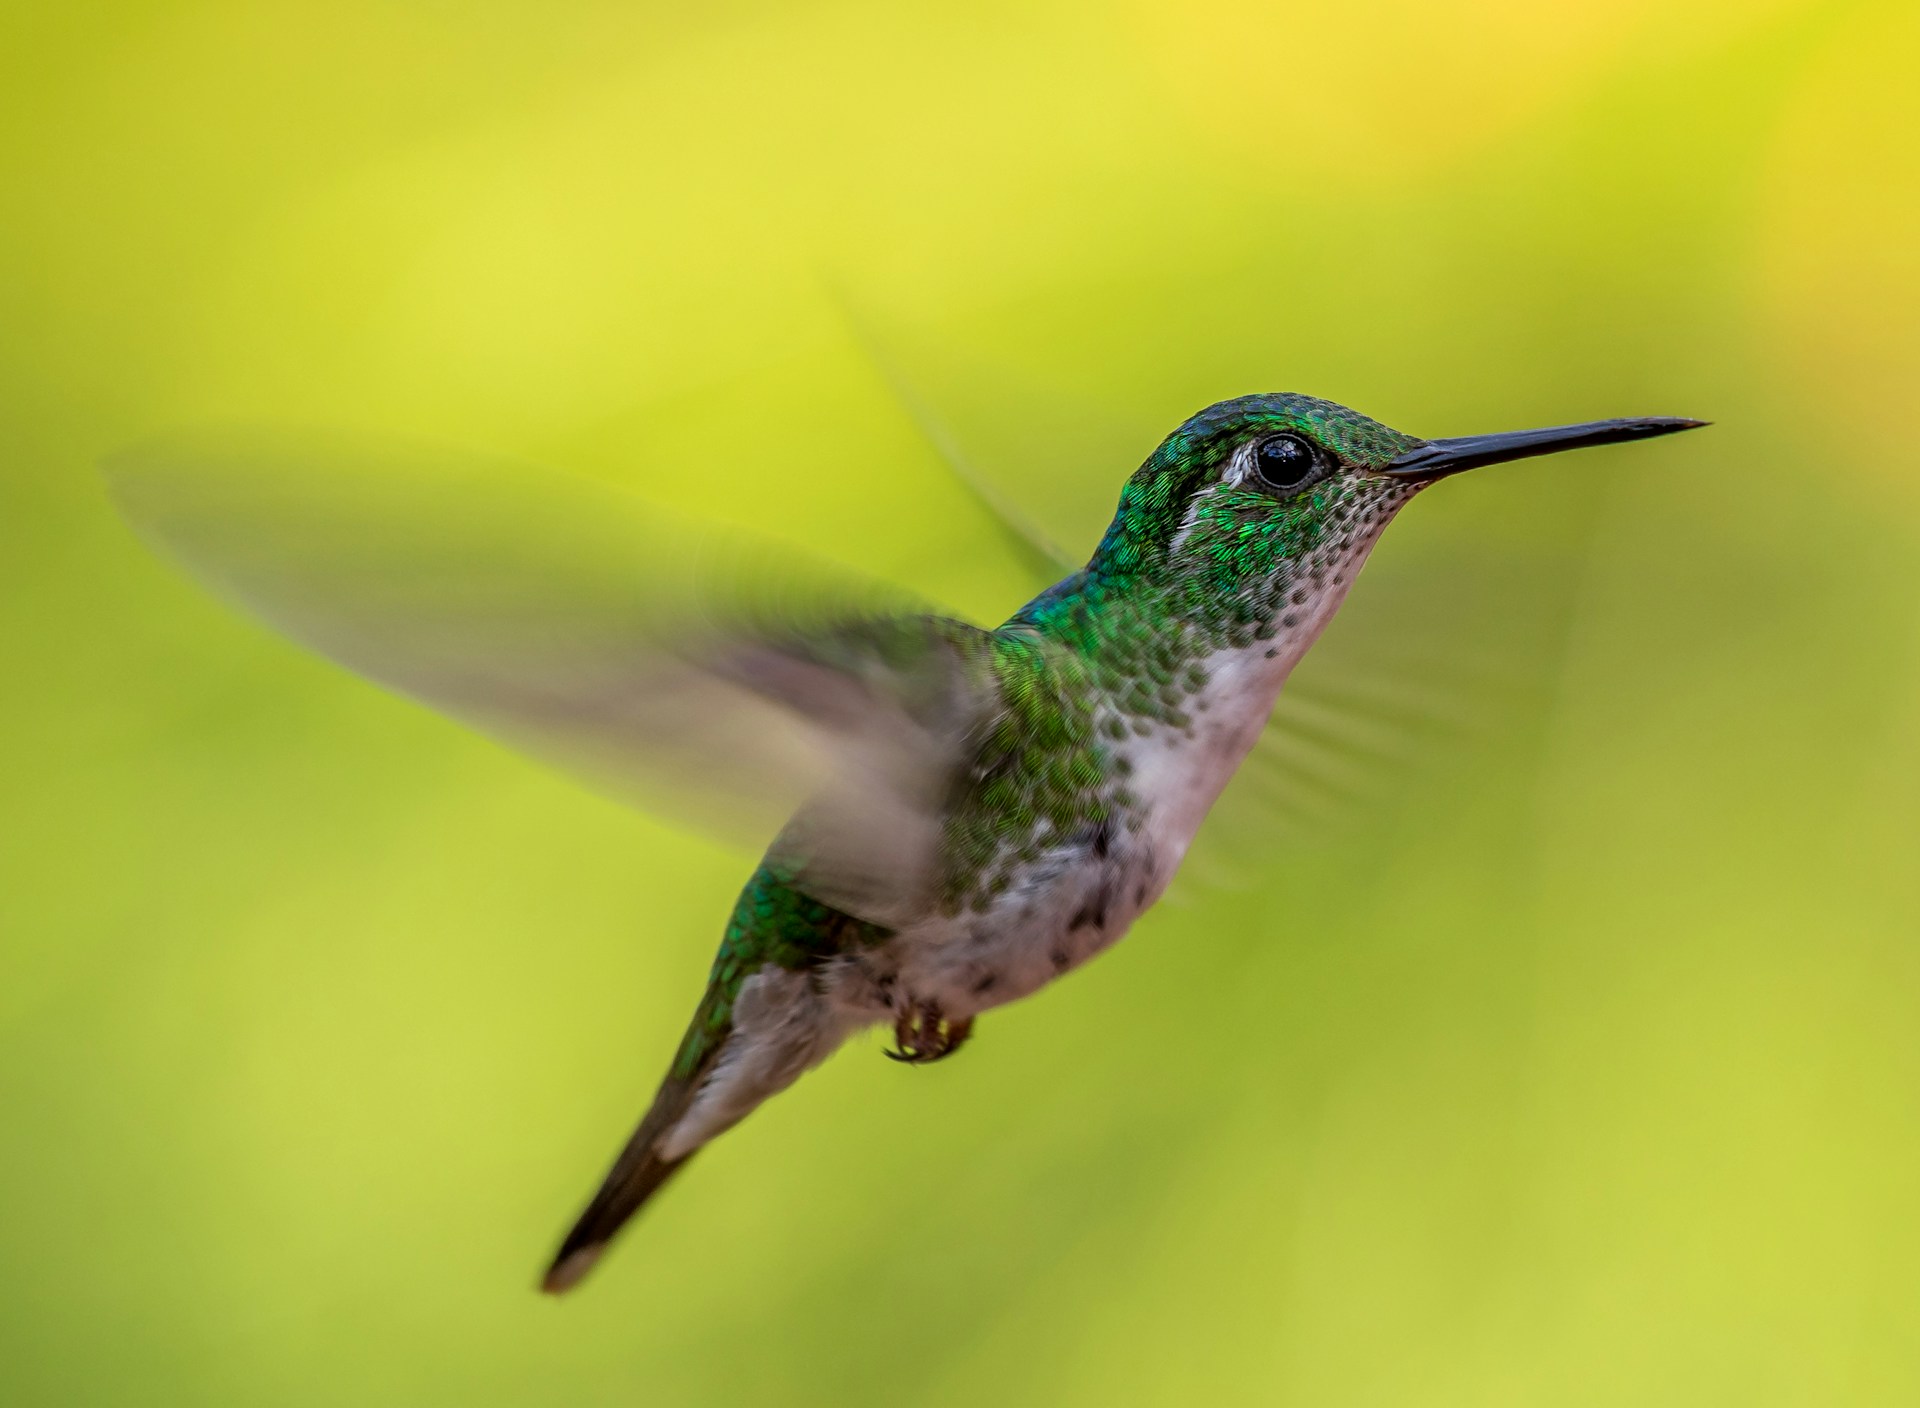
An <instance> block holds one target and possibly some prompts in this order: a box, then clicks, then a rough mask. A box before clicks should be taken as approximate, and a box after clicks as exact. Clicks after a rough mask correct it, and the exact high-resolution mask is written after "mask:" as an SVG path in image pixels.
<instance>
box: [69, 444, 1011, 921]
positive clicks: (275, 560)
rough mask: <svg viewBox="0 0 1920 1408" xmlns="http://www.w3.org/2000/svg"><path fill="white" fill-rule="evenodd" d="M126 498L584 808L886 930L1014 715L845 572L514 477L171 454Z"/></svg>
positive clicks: (198, 449)
mask: <svg viewBox="0 0 1920 1408" xmlns="http://www.w3.org/2000/svg"><path fill="white" fill-rule="evenodd" d="M106 472H107V476H108V481H109V484H110V487H111V489H112V491H113V493H114V495H115V497H116V499H117V500H118V502H119V504H120V506H121V508H122V509H123V511H124V512H125V514H126V516H127V517H128V518H129V519H130V520H131V521H132V523H133V524H134V525H135V526H136V528H137V529H138V530H139V531H140V532H141V533H142V534H143V535H144V536H145V537H146V538H148V539H149V540H150V541H151V542H153V543H154V544H155V545H156V546H158V547H159V548H161V549H162V550H164V551H165V552H166V553H168V554H169V555H171V556H173V557H175V558H176V559H178V560H179V561H180V562H181V563H182V564H183V565H185V566H186V567H187V568H188V570H189V571H190V572H191V573H192V574H193V575H194V576H196V577H198V578H199V579H200V580H201V581H202V582H203V583H204V584H205V585H207V586H208V587H210V588H211V589H213V590H214V591H215V592H216V593H217V594H219V595H221V596H223V597H225V598H227V599H228V600H230V601H232V602H235V603H237V604H239V605H240V606H242V607H244V608H245V609H246V610H248V611H250V612H251V613H252V614H254V615H256V616H258V617H260V618H261V619H263V620H265V621H266V622H268V623H269V624H271V625H272V626H274V627H275V628H277V629H278V630H280V631H282V632H284V633H285V634H287V635H288V636H291V637H292V638H294V639H295V640H297V641H300V642H301V643H302V644H305V645H307V646H310V647H312V648H314V649H316V650H318V651H320V652H321V653H323V654H325V655H328V656H330V657H332V658H333V659H335V660H337V661H339V662H340V663H342V664H344V665H346V666H348V667H349V668H351V669H353V670H355V671H357V672H358V673H360V674H362V675H364V676H366V677H368V678H369V679H372V680H374V681H377V682H378V683H380V684H382V685H385V686H387V687H388V688H390V689H393V690H395V691H397V692H399V693H401V694H404V695H407V696H410V697H412V698H414V699H417V700H420V701H422V702H424V703H427V704H429V705H432V706H433V707H435V708H437V709H439V710H441V711H443V712H445V713H447V714H449V715H451V716H453V717H454V718H457V719H459V720H461V721H463V722H465V723H467V724H469V725H471V726H473V727H475V728H477V729H478V730H480V731H481V732H483V733H485V734H488V735H490V736H492V737H494V738H496V739H498V740H500V741H502V742H505V743H508V744H510V745H512V746H514V747H515V748H518V749H520V750H522V751H524V752H526V753H529V754H531V755H533V756H535V757H538V758H540V759H542V760H544V761H546V762H549V763H551V764H555V765H558V766H559V767H561V768H563V769H564V770H566V771H568V772H570V773H572V774H574V775H576V776H579V777H581V778H584V779H585V780H586V781H588V782H589V783H590V784H591V785H593V786H595V787H597V788H599V789H601V790H606V791H611V792H612V793H614V794H615V795H617V796H620V797H622V798H623V799H626V800H631V801H637V802H639V803H640V804H642V805H644V806H647V807H649V808H650V809H655V810H663V811H665V812H666V813H668V814H669V815H671V816H674V817H676V818H678V819H683V820H689V821H692V822H694V823H696V824H697V825H700V826H701V827H703V828H704V829H706V830H708V831H710V832H717V833H718V834H720V835H722V836H725V837H728V838H737V837H746V836H755V837H757V838H758V839H759V840H762V841H763V840H764V838H765V836H766V834H767V833H768V832H769V831H771V830H772V829H773V827H774V826H776V825H778V824H779V821H780V819H781V818H783V817H785V816H786V815H788V814H789V813H791V812H792V811H793V809H794V808H795V807H796V806H800V805H802V804H804V810H803V813H802V820H803V825H802V826H801V827H800V829H799V830H798V831H797V832H794V833H792V834H790V835H789V836H788V837H787V838H785V841H784V842H783V845H784V847H785V849H786V851H787V852H788V853H790V854H791V855H792V857H793V858H794V860H795V861H796V863H797V864H799V866H800V869H801V875H800V879H799V884H800V887H801V888H803V889H804V890H805V891H806V892H807V893H809V894H812V895H813V896H814V897H815V898H817V899H820V900H822V901H823V902H825V903H828V904H831V905H833V906H835V907H836V908H841V909H844V910H846V911H847V912H848V913H851V914H855V915H857V916H859V917H861V918H864V919H869V920H871V921H873V922H875V923H880V924H887V925H895V924H898V923H899V922H900V921H901V920H902V919H904V918H905V917H907V916H909V915H911V914H913V913H917V912H918V907H919V906H920V905H921V904H922V903H924V897H925V895H926V893H927V890H928V886H929V884H930V883H931V880H932V877H933V871H934V867H935V864H936V861H937V849H938V838H939V811H940V808H941V805H942V804H943V802H944V800H945V798H946V795H947V791H948V785H949V781H950V778H951V775H952V772H953V769H954V767H955V765H956V760H957V756H958V750H959V748H960V747H961V746H962V744H963V741H964V739H965V738H966V736H967V734H968V732H969V730H970V729H971V728H972V727H973V726H974V725H975V723H976V722H977V720H978V719H979V718H980V717H981V716H982V715H983V713H984V712H985V711H986V710H988V709H989V708H990V707H991V705H992V701H993V699H994V697H995V695H994V691H993V688H992V684H991V672H990V669H989V668H988V666H987V664H986V656H987V643H988V637H987V635H986V633H984V632H982V631H980V630H978V629H977V628H975V627H972V626H969V625H966V624H965V623H962V622H959V621H955V620H951V619H948V618H944V617H940V616H937V615H933V614H930V613H928V612H926V611H924V610H922V609H920V608H919V607H918V604H917V603H913V602H911V601H908V600H906V599H905V598H904V597H903V596H902V595H901V594H899V593H895V592H892V591H889V590H887V589H884V588H881V587H877V586H875V585H874V584H872V583H869V582H865V581H862V580H860V579H858V578H856V577H855V576H853V575H852V574H849V573H847V572H844V571H840V570H836V569H833V568H830V567H827V566H826V565H824V564H821V563H818V562H815V561H812V560H810V559H806V558H803V557H801V556H800V555H798V554H794V553H790V552H782V551H779V550H776V549H775V548H773V547H771V546H770V545H764V544H754V543H752V542H749V541H747V540H745V539H743V538H740V537H738V536H729V535H723V534H719V533H716V532H714V531H712V530H710V529H703V528H700V527H697V526H695V525H692V524H689V523H686V522H683V521H678V520H676V519H674V518H673V517H671V516H670V515H667V514H665V513H662V512H659V511H655V510H651V509H648V508H646V507H644V506H642V505H640V504H639V503H637V502H636V501H634V500H633V499H631V498H629V497H627V496H625V495H622V494H620V493H618V492H615V491H611V490H607V489H603V488H601V487H599V486H595V485H592V484H590V483H586V482H583V481H578V480H573V479H570V478H568V477H566V476H562V475H557V474H551V473H547V472H544V471H539V470H536V469H533V468H531V467H528V466H524V465H519V464H516V463H513V462H510V461H506V460H499V459H490V458H487V457H484V456H475V455H469V454H463V453H456V452H449V451H441V450H431V449H413V448H398V447H395V446H391V445H385V444H380V443H376V442H368V441H361V440H354V439H350V438H343V437H337V436H311V435H308V436H291V435H287V434H283V433H271V434H264V435H263V434H251V433H222V434H203V435H192V436H181V437H175V438H172V439H169V440H166V441H161V442H156V443H153V444H149V445H146V446H143V447H140V448H137V449H134V450H130V451H126V452H123V453H121V454H120V455H117V456H115V457H114V458H113V459H112V460H110V461H109V462H108V464H107V465H106Z"/></svg>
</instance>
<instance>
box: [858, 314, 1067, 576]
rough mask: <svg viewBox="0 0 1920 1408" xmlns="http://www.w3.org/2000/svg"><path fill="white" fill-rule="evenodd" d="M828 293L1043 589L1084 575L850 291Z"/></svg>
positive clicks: (930, 440)
mask: <svg viewBox="0 0 1920 1408" xmlns="http://www.w3.org/2000/svg"><path fill="white" fill-rule="evenodd" d="M828 290H829V292H830V293H831V294H832V296H833V298H834V301H835V302H836V303H837V304H838V306H839V309H840V315H841V317H843V318H845V319H846V322H847V327H848V329H849V330H850V331H851V332H852V333H853V337H854V341H855V342H856V343H858V344H859V347H860V350H861V351H862V352H864V353H865V354H866V356H867V360H869V361H870V362H872V363H873V365H874V370H876V371H877V372H879V374H880V378H881V380H883V381H884V382H886V384H887V389H888V390H889V391H891V392H892V393H893V395H894V397H895V399H896V400H898V401H899V402H900V405H901V408H902V409H903V410H905V411H906V413H907V415H908V417H909V418H910V419H911V420H912V421H913V423H914V426H915V428H916V429H918V430H919V432H920V436H921V438H922V439H924V440H925V441H926V442H927V444H928V445H930V446H931V447H932V448H933V452H934V453H935V454H937V455H939V456H940V460H941V462H942V463H943V464H945V465H946V467H947V469H948V471H949V472H951V473H952V475H953V477H954V478H955V479H957V480H959V481H960V487H961V488H963V489H965V490H966V491H967V493H968V494H970V495H971V496H972V497H973V500H974V502H975V503H977V504H979V505H980V507H981V508H983V509H985V510H986V511H987V514H988V515H989V516H990V517H991V518H992V519H993V521H994V523H995V524H996V525H998V527H999V529H1000V531H1001V533H1002V534H1003V535H1004V536H1005V538H1006V542H1007V545H1008V546H1009V547H1011V548H1012V549H1013V552H1014V555H1015V556H1016V557H1017V558H1019V559H1020V564H1021V566H1022V567H1024V568H1026V569H1027V571H1029V572H1030V573H1032V574H1033V576H1034V577H1035V578H1036V579H1037V580H1038V581H1039V582H1040V583H1041V584H1043V585H1044V584H1046V583H1050V582H1057V581H1058V580H1060V578H1062V577H1065V576H1067V575H1068V574H1069V573H1072V572H1075V571H1077V570H1079V567H1080V564H1079V563H1078V562H1075V561H1074V560H1073V559H1072V558H1070V557H1068V556H1067V554H1066V553H1065V552H1063V551H1061V549H1060V548H1059V546H1058V545H1056V544H1055V543H1054V541H1053V539H1051V538H1049V537H1048V536H1047V534H1046V532H1045V530H1043V529H1042V528H1041V527H1040V525H1039V524H1037V523H1035V522H1034V521H1033V520H1032V519H1031V518H1029V517H1027V515H1026V514H1025V513H1023V512H1021V510H1020V509H1019V507H1018V506H1017V505H1015V504H1014V502H1013V501H1012V500H1011V499H1009V498H1008V497H1007V496H1006V494H1005V492H1004V491H1002V490H1001V489H1000V487H999V486H998V485H996V484H995V483H993V481H991V480H990V479H988V478H987V477H986V476H985V475H983V474H981V473H980V471H979V469H978V468H977V467H976V466H975V465H974V463H973V461H972V460H970V459H968V458H967V456H966V453H965V452H964V451H962V450H961V448H960V442H959V440H958V439H957V438H955V436H954V434H953V432H952V430H950V429H949V428H948V426H947V424H946V422H945V421H943V420H942V419H941V418H940V416H939V415H938V414H937V413H936V412H935V411H934V409H933V406H932V405H931V404H930V403H929V402H928V400H927V398H926V397H924V396H922V395H921V394H920V392H919V389H918V388H917V387H915V386H914V384H913V382H912V380H911V379H910V378H909V377H908V376H907V373H906V371H905V369H904V368H903V367H902V366H901V365H900V362H899V360H898V359H897V358H896V357H894V356H892V355H891V354H890V353H889V352H888V351H887V349H886V347H885V346H884V345H883V343H882V342H881V339H880V337H879V335H878V334H877V333H876V332H875V331H874V329H873V324H872V323H871V321H870V320H869V319H868V318H866V317H865V316H864V315H863V314H862V313H861V312H860V310H859V309H858V308H857V307H856V306H855V304H854V301H853V299H852V298H850V297H849V296H848V295H847V293H846V291H845V290H844V289H842V288H840V287H839V286H838V285H836V284H829V285H828Z"/></svg>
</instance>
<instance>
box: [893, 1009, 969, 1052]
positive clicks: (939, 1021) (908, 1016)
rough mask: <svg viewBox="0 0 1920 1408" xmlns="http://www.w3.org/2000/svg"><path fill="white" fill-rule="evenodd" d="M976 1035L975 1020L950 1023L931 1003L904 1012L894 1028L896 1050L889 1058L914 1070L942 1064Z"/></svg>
mask: <svg viewBox="0 0 1920 1408" xmlns="http://www.w3.org/2000/svg"><path fill="white" fill-rule="evenodd" d="M972 1032H973V1018H971V1017H967V1018H965V1019H963V1020H961V1021H958V1022H949V1021H948V1020H947V1019H946V1018H945V1017H943V1016H941V1015H940V1009H939V1008H938V1007H935V1006H933V1005H932V1004H931V1003H927V1004H924V1005H918V1004H917V1005H915V1006H913V1007H909V1008H908V1009H907V1010H906V1011H905V1012H902V1013H901V1014H900V1016H899V1017H898V1019H896V1020H895V1022H894V1024H893V1043H894V1044H893V1047H892V1049H891V1050H889V1051H888V1052H887V1055H888V1056H889V1057H890V1058H891V1059H893V1060H895V1061H905V1062H906V1063H907V1064H908V1065H911V1066H925V1065H928V1064H930V1063H932V1062H934V1061H942V1060H945V1059H946V1058H947V1057H949V1056H951V1055H953V1053H954V1052H956V1051H958V1050H959V1049H960V1048H961V1047H962V1046H964V1045H966V1041H967V1037H968V1036H969V1035H971V1034H972Z"/></svg>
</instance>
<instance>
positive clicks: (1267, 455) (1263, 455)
mask: <svg viewBox="0 0 1920 1408" xmlns="http://www.w3.org/2000/svg"><path fill="white" fill-rule="evenodd" d="M1253 464H1254V468H1255V469H1257V470H1258V471H1259V472H1260V477H1261V478H1262V479H1263V480H1265V481H1266V482H1267V483H1268V484H1269V485H1270V486H1272V487H1273V488H1275V489H1298V488H1299V487H1300V486H1301V485H1302V484H1304V483H1306V482H1307V480H1309V479H1311V478H1312V477H1313V472H1314V470H1316V469H1318V468H1319V466H1320V457H1319V456H1318V455H1316V454H1315V453H1314V451H1313V446H1311V445H1309V444H1308V443H1307V442H1306V441H1305V440H1302V439H1301V438H1300V437H1299V436H1298V435H1274V436H1270V437H1269V438H1267V439H1265V440H1262V441H1261V442H1260V443H1259V445H1258V446H1256V447H1255V448H1254V452H1253Z"/></svg>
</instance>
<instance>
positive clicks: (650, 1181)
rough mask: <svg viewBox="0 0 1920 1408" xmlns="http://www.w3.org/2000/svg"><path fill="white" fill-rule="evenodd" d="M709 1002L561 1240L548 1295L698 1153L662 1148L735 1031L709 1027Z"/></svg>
mask: <svg viewBox="0 0 1920 1408" xmlns="http://www.w3.org/2000/svg"><path fill="white" fill-rule="evenodd" d="M709 998H711V994H709ZM708 1006H709V1004H708V1003H706V1002H703V1003H702V1004H701V1005H700V1010H699V1011H698V1012H697V1013H695V1015H694V1019H693V1025H692V1026H691V1027H690V1028H689V1029H688V1031H687V1035H686V1038H685V1040H683V1041H682V1042H681V1044H680V1051H679V1054H678V1055H677V1056H676V1057H675V1058H674V1063H673V1071H672V1073H671V1074H669V1075H668V1077H667V1078H666V1080H665V1081H663V1082H662V1083H661V1086H660V1089H659V1092H658V1093H657V1094H656V1095H655V1096H654V1097H653V1104H652V1105H650V1106H648V1108H647V1113H646V1115H645V1117H644V1118H642V1119H641V1121H640V1124H639V1126H638V1128H636V1129H635V1130H634V1131H633V1135H632V1137H631V1138H629V1139H628V1140H627V1143H626V1147H625V1148H623V1149H622V1150H621V1151H620V1155H619V1157H618V1158H616V1159H615V1160H614V1161H613V1167H612V1168H610V1169H608V1170H607V1176H606V1178H604V1179H603V1180H602V1181H601V1183H600V1190H599V1191H598V1192H597V1193H595V1194H594V1195H593V1200H592V1201H591V1202H589V1203H588V1204H587V1207H586V1210H585V1211H584V1212H582V1213H581V1214H580V1217H579V1219H578V1220H577V1221H575V1223H574V1224H573V1229H572V1230H571V1231H570V1232H568V1233H567V1235H566V1239H565V1240H564V1241H562V1242H561V1243H560V1250H559V1251H557V1252H555V1253H554V1256H553V1262H552V1264H551V1265H550V1266H548V1267H547V1272H546V1275H545V1276H544V1277H543V1278H542V1279H541V1282H540V1289H541V1290H543V1291H545V1292H546V1293H547V1294H548V1295H556V1296H557V1295H560V1294H562V1293H563V1292H566V1291H569V1290H571V1289H573V1287H574V1286H576V1285H578V1284H579V1282H580V1279H581V1278H582V1277H583V1276H585V1275H586V1274H587V1273H588V1272H589V1271H591V1270H592V1269H593V1264H594V1263H595V1262H596V1261H598V1260H599V1259H600V1254H601V1253H602V1252H603V1251H605V1250H606V1247H607V1243H609V1242H611V1241H612V1240H613V1237H614V1234H615V1233H616V1232H618V1231H619V1230H620V1229H621V1228H622V1227H624V1226H625V1225H626V1223H627V1220H628V1219H629V1218H631V1217H632V1216H633V1215H634V1214H635V1213H636V1212H638V1211H640V1209H641V1207H642V1206H644V1205H645V1204H646V1202H647V1200H648V1199H649V1198H651V1197H652V1196H653V1195H654V1194H655V1193H657V1192H659V1191H660V1188H661V1186H662V1185H664V1184H665V1183H666V1181H667V1180H668V1179H669V1178H672V1177H673V1175H674V1174H675V1173H677V1172H679V1171H680V1169H681V1168H682V1167H683V1166H684V1165H685V1164H686V1162H687V1160H689V1159H691V1158H692V1157H693V1155H694V1153H695V1152H696V1151H695V1150H691V1149H690V1150H688V1151H686V1152H685V1153H682V1154H680V1155H678V1156H677V1157H675V1158H671V1159H667V1158H662V1157H661V1156H660V1146H661V1145H662V1144H663V1143H665V1142H666V1140H667V1137H668V1136H669V1135H670V1134H671V1133H672V1132H673V1129H674V1126H676V1125H678V1124H679V1123H680V1121H681V1119H682V1117H684V1116H685V1115H686V1113H687V1109H688V1107H689V1106H691V1105H692V1104H693V1099H694V1096H695V1095H697V1094H698V1093H699V1091H700V1087H701V1085H702V1084H703V1083H704V1082H705V1080H706V1078H707V1076H708V1075H709V1074H710V1073H711V1072H712V1070H713V1067H714V1065H715V1063H716V1061H717V1059H718V1057H719V1055H720V1051H721V1048H722V1047H723V1046H725V1044H726V1038H727V1036H728V1035H729V1034H730V1033H728V1032H725V1031H722V1032H718V1033H715V1032H713V1031H711V1030H710V1029H709V1027H708V1024H707V1021H706V1019H707V1016H708ZM689 1068H691V1069H689ZM682 1072H685V1074H682Z"/></svg>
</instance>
